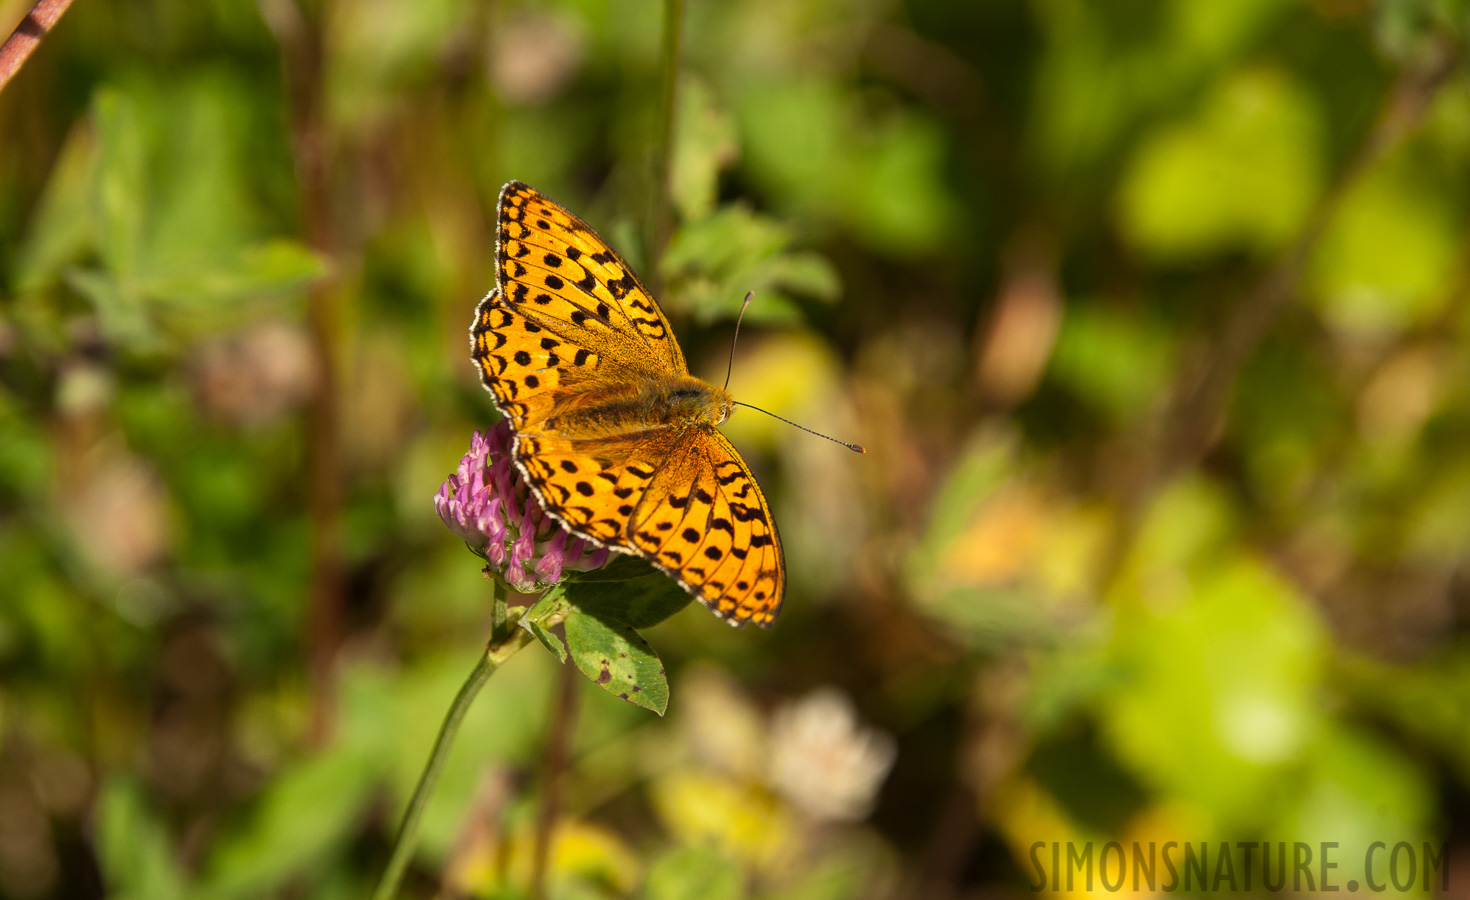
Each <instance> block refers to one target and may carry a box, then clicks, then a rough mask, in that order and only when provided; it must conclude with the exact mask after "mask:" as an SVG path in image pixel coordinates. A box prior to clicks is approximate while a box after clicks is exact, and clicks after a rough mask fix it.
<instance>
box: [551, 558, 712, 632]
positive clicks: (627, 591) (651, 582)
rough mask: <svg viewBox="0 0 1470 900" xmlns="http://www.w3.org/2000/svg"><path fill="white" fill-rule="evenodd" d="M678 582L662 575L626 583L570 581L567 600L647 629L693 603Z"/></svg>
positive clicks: (653, 575)
mask: <svg viewBox="0 0 1470 900" xmlns="http://www.w3.org/2000/svg"><path fill="white" fill-rule="evenodd" d="M693 599H694V598H693V597H691V596H690V595H689V594H688V593H687V592H685V591H684V589H683V588H681V587H679V585H678V583H677V582H675V581H674V579H672V578H670V577H669V576H667V575H665V574H663V573H662V572H653V573H652V574H649V575H645V576H643V577H641V578H635V579H632V580H630V581H602V582H573V583H571V584H569V585H567V601H568V602H569V603H571V604H572V605H573V606H575V607H577V608H578V609H580V610H582V611H583V612H585V613H589V614H591V615H594V616H599V617H601V618H604V619H608V620H610V621H614V622H621V623H623V624H625V625H628V626H630V627H632V628H649V627H652V626H654V625H657V624H658V623H659V622H662V621H663V620H664V619H667V618H668V617H669V616H672V615H673V614H674V613H676V612H678V611H679V610H681V609H683V608H684V607H686V606H688V605H689V601H691V600H693Z"/></svg>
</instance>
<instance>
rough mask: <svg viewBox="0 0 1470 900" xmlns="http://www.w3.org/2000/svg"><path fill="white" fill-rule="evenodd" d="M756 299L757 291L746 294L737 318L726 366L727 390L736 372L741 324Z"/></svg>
mask: <svg viewBox="0 0 1470 900" xmlns="http://www.w3.org/2000/svg"><path fill="white" fill-rule="evenodd" d="M754 299H755V291H746V292H745V302H744V303H742V304H740V315H738V316H736V317H735V334H734V336H733V337H731V338H730V362H729V364H727V365H726V366H725V389H727V390H728V389H729V387H730V373H731V372H733V371H735V342H736V341H737V340H739V339H740V322H741V320H742V319H744V318H745V308H746V307H747V306H749V305H750V301H752V300H754Z"/></svg>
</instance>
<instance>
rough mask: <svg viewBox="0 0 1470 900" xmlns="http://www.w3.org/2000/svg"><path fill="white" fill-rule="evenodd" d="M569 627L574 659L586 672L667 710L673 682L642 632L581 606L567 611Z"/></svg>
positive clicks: (613, 689)
mask: <svg viewBox="0 0 1470 900" xmlns="http://www.w3.org/2000/svg"><path fill="white" fill-rule="evenodd" d="M565 627H566V633H567V646H568V648H569V649H570V650H571V654H572V661H573V662H575V663H576V664H577V668H578V669H580V670H581V671H582V674H583V675H586V676H587V677H588V678H590V679H592V682H593V683H594V684H596V685H597V686H598V687H600V688H602V689H603V690H604V691H607V692H608V693H609V694H612V695H613V696H615V697H619V698H621V699H623V700H627V701H628V702H629V703H633V704H635V705H637V706H641V707H643V708H644V709H651V710H653V711H654V712H656V713H658V714H659V715H663V714H664V710H665V709H667V708H668V706H669V683H668V681H667V680H666V679H665V678H664V667H663V663H661V662H660V661H659V658H658V654H657V653H654V652H653V648H652V647H650V646H649V645H648V641H645V640H644V639H643V637H642V636H641V635H640V634H638V632H636V631H634V630H633V629H632V628H630V627H628V626H627V625H625V624H623V623H621V622H614V621H609V620H607V619H603V618H601V617H600V616H596V615H592V614H589V613H586V612H583V611H581V610H578V609H574V610H573V611H572V612H571V613H570V614H568V615H567V619H566V626H565Z"/></svg>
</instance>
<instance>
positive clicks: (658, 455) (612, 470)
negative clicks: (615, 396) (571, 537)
mask: <svg viewBox="0 0 1470 900" xmlns="http://www.w3.org/2000/svg"><path fill="white" fill-rule="evenodd" d="M676 437H677V436H676V435H675V434H673V433H672V432H668V431H652V432H647V433H645V434H643V435H639V436H638V437H636V438H630V439H624V440H601V441H597V442H595V444H594V443H593V442H589V441H569V440H567V439H565V438H563V437H560V436H558V435H555V434H548V433H544V432H536V433H521V434H518V435H517V437H516V448H515V452H516V458H517V459H518V460H519V461H520V464H521V468H522V471H523V472H524V473H525V475H526V480H527V481H528V482H529V483H530V485H531V489H532V490H533V491H535V492H536V499H538V500H540V501H541V506H542V508H543V509H545V510H547V511H548V512H550V513H551V514H552V515H553V517H554V518H556V520H557V521H558V522H560V523H561V525H562V526H563V527H564V528H566V529H567V530H568V531H571V532H572V533H573V534H576V535H577V536H578V537H582V538H587V539H590V540H592V541H595V542H596V543H598V544H600V545H603V546H608V547H614V548H617V549H622V550H626V551H629V552H638V551H636V550H635V549H634V548H631V547H629V546H628V543H627V540H626V532H627V525H628V519H629V518H630V517H631V516H632V515H633V510H634V507H635V506H637V504H638V502H639V501H640V500H641V499H642V498H643V497H644V495H645V492H646V490H647V487H648V484H649V482H650V481H652V479H653V478H654V476H655V474H656V473H657V472H658V470H659V467H660V465H661V464H662V463H663V461H665V460H667V459H669V458H670V456H671V455H672V453H673V451H674V449H675V441H676Z"/></svg>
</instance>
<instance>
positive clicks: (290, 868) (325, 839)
mask: <svg viewBox="0 0 1470 900" xmlns="http://www.w3.org/2000/svg"><path fill="white" fill-rule="evenodd" d="M379 769H380V760H379V759H378V758H377V757H376V755H375V754H371V753H367V752H362V751H360V750H358V749H357V748H350V747H341V748H339V749H337V750H335V751H333V752H329V753H326V754H323V755H321V756H317V757H314V758H312V759H308V760H306V761H305V762H302V763H300V764H298V765H296V766H294V767H292V768H290V769H287V770H285V771H284V772H282V773H280V774H279V775H277V777H276V778H275V779H274V780H273V781H272V782H271V784H270V786H269V788H268V789H267V790H266V794H265V796H264V797H263V798H262V799H261V804H260V807H259V809H258V810H257V811H256V814H255V816H254V817H253V818H252V820H251V821H250V822H249V824H248V825H247V826H246V827H245V828H244V829H243V830H242V831H240V832H238V833H236V834H234V835H233V836H231V837H229V838H227V839H226V840H224V841H221V842H220V843H219V844H218V845H217V846H218V851H217V852H216V853H215V855H214V858H213V859H212V860H211V861H210V862H211V864H210V865H209V867H208V869H207V872H208V876H207V879H206V884H207V890H203V891H201V893H202V894H208V895H212V896H219V897H247V896H258V895H264V894H270V893H274V892H275V891H277V890H278V889H279V888H280V886H281V885H282V884H284V883H285V882H286V881H288V880H289V879H290V878H292V877H293V876H295V875H296V874H298V873H301V872H310V871H313V870H315V869H316V867H319V866H321V864H322V861H323V860H325V859H327V858H329V857H330V856H331V855H332V854H333V853H334V852H335V851H336V850H337V849H338V848H339V847H341V846H342V845H343V844H344V843H346V841H347V840H348V839H349V838H350V836H351V834H352V833H353V832H354V831H355V830H356V829H357V828H358V827H359V826H360V825H361V822H362V816H363V812H364V810H366V808H367V806H368V804H369V802H370V801H371V800H372V791H373V787H374V784H375V782H376V780H377V777H378V775H379V774H380V773H379Z"/></svg>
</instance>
